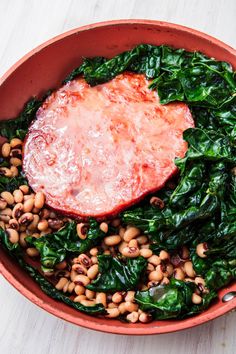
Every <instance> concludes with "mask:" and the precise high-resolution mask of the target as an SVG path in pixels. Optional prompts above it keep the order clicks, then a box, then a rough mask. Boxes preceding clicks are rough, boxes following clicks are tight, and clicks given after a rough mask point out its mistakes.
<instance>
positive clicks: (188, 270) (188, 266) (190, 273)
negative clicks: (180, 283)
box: [184, 261, 196, 278]
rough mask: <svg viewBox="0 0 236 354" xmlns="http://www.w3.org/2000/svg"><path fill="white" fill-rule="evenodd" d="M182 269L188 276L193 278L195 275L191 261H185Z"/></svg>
mask: <svg viewBox="0 0 236 354" xmlns="http://www.w3.org/2000/svg"><path fill="white" fill-rule="evenodd" d="M184 271H185V273H186V274H187V276H188V277H190V278H194V277H195V276H196V272H195V270H194V269H193V263H192V262H191V261H187V262H185V263H184Z"/></svg>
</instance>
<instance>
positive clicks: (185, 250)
mask: <svg viewBox="0 0 236 354" xmlns="http://www.w3.org/2000/svg"><path fill="white" fill-rule="evenodd" d="M181 258H182V259H188V258H189V250H188V248H187V247H186V246H183V247H182V250H181Z"/></svg>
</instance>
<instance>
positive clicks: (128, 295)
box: [125, 290, 135, 302]
mask: <svg viewBox="0 0 236 354" xmlns="http://www.w3.org/2000/svg"><path fill="white" fill-rule="evenodd" d="M134 296H135V291H131V290H130V291H127V293H126V295H125V301H126V302H133V301H134Z"/></svg>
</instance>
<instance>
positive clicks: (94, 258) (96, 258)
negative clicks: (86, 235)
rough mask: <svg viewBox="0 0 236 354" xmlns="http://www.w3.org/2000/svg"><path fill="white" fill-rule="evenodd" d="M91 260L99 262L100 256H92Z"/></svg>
mask: <svg viewBox="0 0 236 354" xmlns="http://www.w3.org/2000/svg"><path fill="white" fill-rule="evenodd" d="M91 261H92V263H93V264H97V263H98V257H96V256H92V257H91Z"/></svg>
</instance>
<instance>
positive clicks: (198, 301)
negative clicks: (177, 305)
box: [192, 293, 202, 305]
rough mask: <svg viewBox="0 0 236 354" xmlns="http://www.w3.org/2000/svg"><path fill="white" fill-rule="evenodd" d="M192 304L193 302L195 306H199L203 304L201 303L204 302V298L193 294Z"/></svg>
mask: <svg viewBox="0 0 236 354" xmlns="http://www.w3.org/2000/svg"><path fill="white" fill-rule="evenodd" d="M192 302H193V303H194V304H195V305H199V304H201V302H202V297H201V296H200V295H198V294H195V293H193V295H192Z"/></svg>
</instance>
